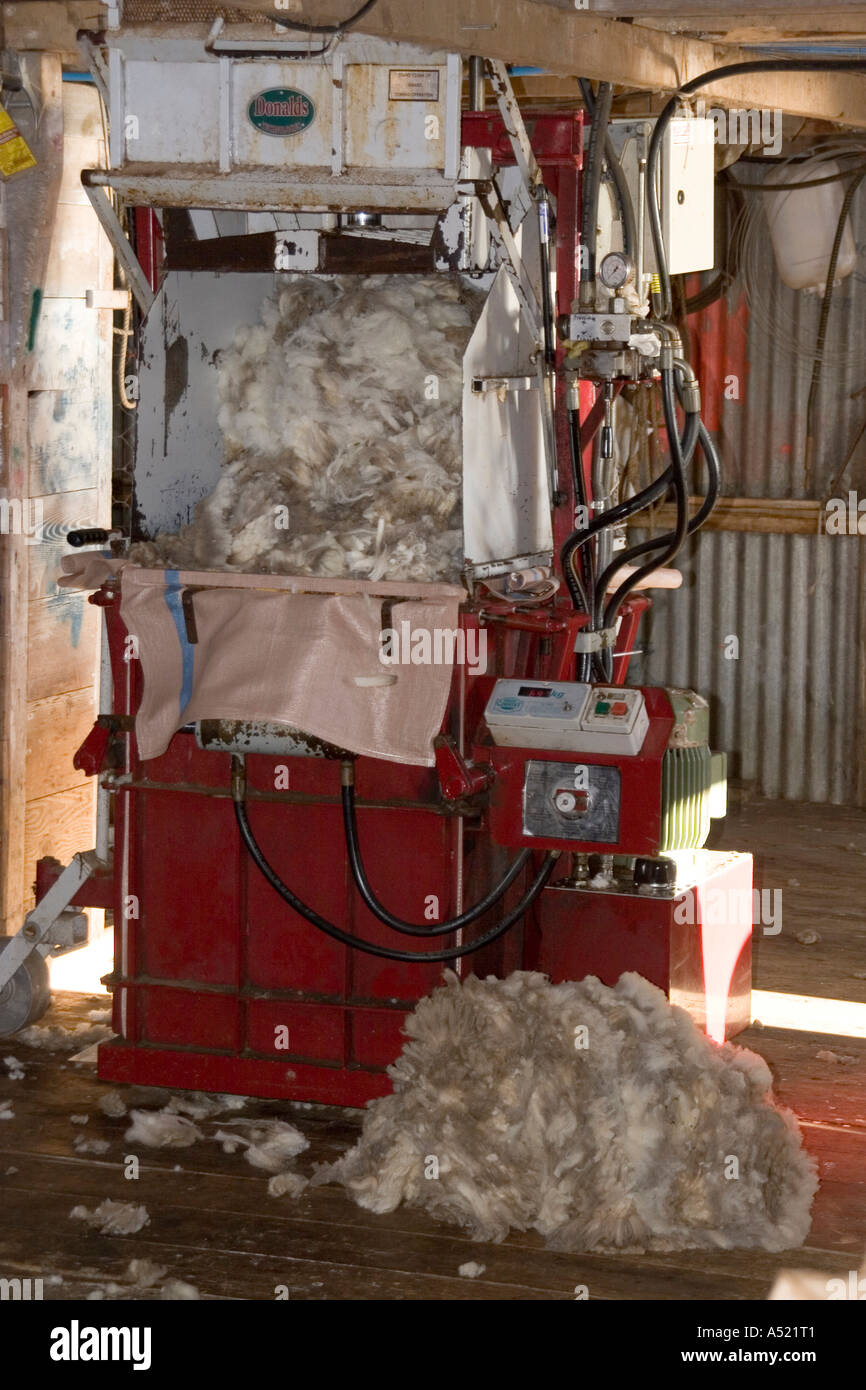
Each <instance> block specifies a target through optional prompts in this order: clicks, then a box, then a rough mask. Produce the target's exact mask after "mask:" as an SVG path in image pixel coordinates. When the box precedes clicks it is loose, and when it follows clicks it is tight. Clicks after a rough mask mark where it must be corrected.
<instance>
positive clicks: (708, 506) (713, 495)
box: [602, 420, 722, 627]
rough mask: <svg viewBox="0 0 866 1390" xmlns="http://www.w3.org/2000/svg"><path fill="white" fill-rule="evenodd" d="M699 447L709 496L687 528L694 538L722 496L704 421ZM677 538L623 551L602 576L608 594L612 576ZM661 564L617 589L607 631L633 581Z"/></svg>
mask: <svg viewBox="0 0 866 1390" xmlns="http://www.w3.org/2000/svg"><path fill="white" fill-rule="evenodd" d="M698 446H699V448H700V450H701V452H702V454H703V456H704V460H705V462H706V465H707V474H708V482H707V492H706V496H705V497H704V500H703V502H702V503H701V505H700V507H699V508H698V510H697V511H696V512H695V514H694V516H693V517H692V519H691V521H690V522H689V524H688V526H687V527H686V534H687V535H689V536H693V535H694V533H695V532H696V531H699V530H700V529H701V527H702V526H703V525H704V522H705V521H706V520H707V518H708V516H709V515H710V512H711V511H712V510H713V508H714V506H715V505H716V502H717V500H718V496H719V489H720V486H721V473H722V468H721V459H720V458H719V452H718V450H717V448H716V446H715V444H714V442H713V437H712V435H711V434H710V432H709V430H708V429H707V427H706V425H705V424H704V422H703V420H702V421H701V422H700V428H699V431H698ZM675 534H676V533H675V532H674V531H666V532H665V533H664V535H661V536H653V537H651V538H650V540H647V541H641V543H640V544H639V545H634V546H632V547H631V549H630V550H626V551H623V553H622V554H621V555H618V556H617V559H616V561H615V563H614V564H612V565H609V566H608V568H607V570H606V572H605V574H604V575H602V580H603V581H604V584H605V591H606V589H607V588H608V587H609V586H610V581H611V579H612V578H613V575H614V574H615V573H616V572H617V570H619V569H621V568H622V567H623V566H624V565H630V564H631V562H632V561H633V560H637V559H639V558H640V556H641V555H648V554H650V553H651V552H652V551H653V550H658V549H659V548H660V547H661V546H665V545H670V544H671V542H672V541H673V538H674V536H675ZM660 563H666V562H664V561H659V560H653V561H652V562H651V564H650V565H649V566H648V567H646V566H645V567H644V571H638V572H637V573H636V574H634V575H631V576H630V578H629V579H628V581H627V582H626V584H625V585H623V586H622V587H621V588H619V589H617V591H616V593H615V594H614V595H613V598H612V599H611V603H609V604H608V612H606V613H605V617H604V626H605V627H609V626H611V625H612V623H613V621H614V619H615V618H616V614H617V612H618V611H619V609H620V607H621V605H622V603H623V600H624V599H625V598H626V595H627V594H628V593H630V592H631V590H632V589H633V588H634V581H635V580H637V579H638V578H640V577H642V574H643V572H645V571H646V570H647V568H648V569H649V570H653V569H657V568H658V566H659V564H660ZM602 597H603V594H602ZM614 600H615V602H616V606H615V607H613V608H612V604H613V602H614Z"/></svg>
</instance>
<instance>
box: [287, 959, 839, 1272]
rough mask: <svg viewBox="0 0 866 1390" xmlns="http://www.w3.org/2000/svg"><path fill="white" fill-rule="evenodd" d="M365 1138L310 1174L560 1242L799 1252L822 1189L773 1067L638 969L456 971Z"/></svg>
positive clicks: (397, 1069)
mask: <svg viewBox="0 0 866 1390" xmlns="http://www.w3.org/2000/svg"><path fill="white" fill-rule="evenodd" d="M405 1027H406V1032H407V1034H408V1036H409V1041H408V1042H407V1044H406V1046H405V1047H404V1049H403V1052H402V1054H401V1056H400V1057H399V1058H398V1060H397V1062H396V1063H395V1064H394V1066H393V1067H391V1068H390V1075H391V1077H392V1079H393V1082H394V1092H393V1094H392V1095H389V1096H385V1097H383V1098H382V1099H380V1100H375V1101H373V1102H372V1103H371V1104H370V1105H369V1107H368V1110H367V1114H366V1117H365V1120H364V1127H363V1130H362V1134H361V1138H360V1140H359V1141H358V1143H357V1144H356V1146H355V1147H354V1148H353V1149H351V1150H350V1151H349V1152H348V1153H347V1154H345V1155H344V1156H343V1158H341V1159H340V1160H338V1161H337V1162H336V1163H335V1164H331V1165H329V1166H328V1167H327V1168H325V1169H322V1170H320V1171H319V1173H318V1174H317V1176H316V1178H315V1179H314V1181H316V1182H318V1183H322V1182H339V1183H342V1184H343V1185H344V1186H345V1187H346V1188H347V1189H348V1191H349V1192H350V1193H351V1195H352V1196H353V1197H354V1199H355V1201H356V1202H357V1203H358V1204H359V1206H362V1207H366V1208H367V1209H368V1210H370V1211H374V1212H389V1211H394V1210H395V1208H396V1207H398V1206H399V1205H400V1204H401V1203H405V1204H406V1205H407V1206H412V1207H422V1208H424V1209H425V1210H426V1211H428V1212H429V1213H430V1214H431V1216H434V1217H436V1218H437V1219H438V1220H441V1221H446V1222H450V1223H453V1224H455V1225H460V1226H464V1227H466V1228H467V1229H468V1230H469V1231H470V1232H471V1234H472V1236H473V1237H474V1238H475V1239H477V1240H488V1241H500V1240H503V1239H504V1237H505V1236H506V1235H507V1234H508V1232H509V1231H510V1230H512V1229H513V1230H519V1231H525V1230H529V1229H532V1230H536V1231H539V1232H540V1233H541V1234H542V1235H543V1236H544V1237H545V1238H546V1241H547V1244H548V1245H549V1246H550V1247H551V1248H552V1249H556V1250H581V1251H634V1252H637V1251H647V1250H658V1251H664V1250H683V1249H691V1248H708V1249H718V1248H722V1249H729V1248H735V1247H748V1246H757V1247H760V1248H762V1249H764V1250H785V1249H789V1248H791V1247H794V1246H798V1245H801V1244H802V1242H803V1241H804V1240H805V1238H806V1235H807V1233H808V1230H809V1224H810V1209H811V1204H812V1198H813V1196H814V1194H815V1191H816V1188H817V1185H818V1183H817V1177H816V1170H815V1164H814V1162H813V1160H812V1159H811V1158H810V1156H809V1155H808V1154H807V1153H806V1152H805V1150H804V1149H803V1145H802V1141H801V1137H800V1133H799V1129H798V1126H797V1121H796V1119H795V1117H794V1116H793V1115H792V1114H791V1112H790V1111H786V1110H783V1109H781V1108H780V1107H779V1106H778V1105H777V1104H776V1103H775V1102H774V1100H773V1097H772V1095H771V1076H770V1072H769V1069H768V1068H767V1065H766V1063H765V1062H764V1061H763V1060H762V1059H761V1058H760V1057H757V1056H756V1055H755V1054H754V1053H752V1052H748V1051H746V1050H745V1049H743V1048H739V1047H734V1046H732V1045H731V1044H725V1045H724V1046H719V1045H717V1044H716V1043H713V1042H711V1041H710V1039H709V1038H707V1037H706V1035H705V1034H704V1033H702V1032H701V1031H700V1030H699V1029H698V1028H697V1027H696V1026H695V1024H694V1023H693V1022H692V1020H691V1018H690V1017H689V1015H688V1014H687V1013H685V1012H684V1011H683V1010H682V1009H678V1008H674V1007H672V1006H671V1005H670V1004H669V1003H668V1001H667V999H666V998H665V995H664V994H663V993H662V991H661V990H659V989H657V988H656V987H655V986H654V985H651V984H649V983H648V982H647V981H646V980H644V979H643V978H642V977H641V976H639V975H635V974H626V975H623V976H622V977H621V978H620V980H619V982H618V983H617V985H616V986H615V987H614V988H612V989H611V988H608V987H607V986H606V985H603V984H601V982H600V981H599V980H597V979H595V978H593V977H590V978H588V979H585V980H582V981H580V982H577V983H573V982H570V983H566V984H558V985H551V984H550V982H549V981H548V980H547V978H546V977H545V976H544V975H540V974H536V973H531V972H527V971H519V972H516V973H515V974H513V975H510V976H509V977H508V978H507V979H505V980H498V979H495V978H493V977H490V978H488V979H486V980H480V979H477V978H475V977H474V976H470V977H469V978H468V979H467V980H465V981H463V982H461V981H459V980H458V979H457V977H456V976H455V975H453V974H451V973H450V972H449V973H448V974H447V975H446V982H445V985H444V986H443V987H442V988H440V989H437V990H435V991H434V992H433V993H432V994H431V995H430V996H428V997H427V998H426V999H422V1000H421V1002H420V1003H419V1004H418V1006H417V1008H416V1009H415V1011H414V1013H412V1014H411V1015H410V1016H409V1018H408V1019H407V1020H406V1025H405Z"/></svg>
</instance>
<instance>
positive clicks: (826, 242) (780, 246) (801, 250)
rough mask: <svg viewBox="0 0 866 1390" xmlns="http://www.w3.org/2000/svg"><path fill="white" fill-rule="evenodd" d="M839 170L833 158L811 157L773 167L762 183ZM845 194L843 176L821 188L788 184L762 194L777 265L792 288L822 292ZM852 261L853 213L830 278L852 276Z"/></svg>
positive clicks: (816, 176) (796, 180) (854, 252)
mask: <svg viewBox="0 0 866 1390" xmlns="http://www.w3.org/2000/svg"><path fill="white" fill-rule="evenodd" d="M838 172H839V165H838V164H837V162H836V160H835V159H824V160H817V159H816V160H811V159H810V160H808V161H807V162H806V163H805V164H796V165H792V164H787V165H785V166H784V167H783V168H780V169H778V170H776V169H773V170H771V171H770V172H769V173H768V174H767V176H766V178H765V179H764V183H765V184H773V183H775V182H779V183H807V182H809V181H810V180H811V179H820V178H825V177H826V176H827V175H828V174H837V173H838ZM844 197H845V181H844V180H842V179H839V180H836V181H835V182H834V183H825V184H822V185H821V186H820V187H819V188H804V189H803V190H802V191H797V190H796V189H795V190H788V189H786V190H785V191H784V192H779V193H776V194H766V195H765V198H766V203H767V221H768V222H769V224H770V238H771V240H772V243H773V251H774V253H775V257H776V265H777V266H778V270H779V274H780V276H781V277H782V279H783V280H784V282H785V284H786V285H790V287H791V289H792V290H821V291H823V289H824V286H825V285H826V283H827V269H828V266H829V264H830V255H831V252H832V250H833V241H834V239H835V236H836V227H837V225H838V222H839V216H840V214H841V212H842V203H843V200H844ZM856 264H857V246H856V244H855V241H854V231H853V229H852V227H851V218H850V217H846V219H845V230H844V232H843V234H842V242H841V245H840V247H839V258H838V261H837V264H836V275H835V277H834V283H838V282H839V281H840V280H844V279H845V277H846V276H848V275H850V274H851V272H852V271H853V269H854V267H855V265H856Z"/></svg>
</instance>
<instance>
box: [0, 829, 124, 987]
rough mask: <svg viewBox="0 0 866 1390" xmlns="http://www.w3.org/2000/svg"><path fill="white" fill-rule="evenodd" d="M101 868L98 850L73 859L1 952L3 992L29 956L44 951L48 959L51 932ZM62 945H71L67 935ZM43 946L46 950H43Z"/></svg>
mask: <svg viewBox="0 0 866 1390" xmlns="http://www.w3.org/2000/svg"><path fill="white" fill-rule="evenodd" d="M100 868H104V865H103V863H102V860H101V859H100V858H99V856H98V855H97V853H96V851H95V850H92V849H89V850H84V851H83V852H82V853H79V854H76V855H73V857H72V859H71V860H70V862H69V863H68V864H67V866H66V868H65V869H64V870H63V873H62V874H61V875H60V877H59V878H58V879H56V880H55V882H54V883H53V884H52V885H51V887H50V888H49V889H48V892H47V893H46V894H45V896H44V898H40V900H39V902H38V903H37V904H36V906H35V907H34V908H33V910H32V911H31V912H28V914H27V916H26V917H25V918H24V924H23V926H22V927H21V929H20V931H18V932H16V934H15V936H13V937H12V940H11V941H10V943H9V945H8V946H7V947H6V949H5V951H2V952H0V989H3V987H4V985H7V984H8V983H9V981H10V980H11V979H12V976H13V975H14V974H15V972H16V971H17V970H18V969H19V967H20V966H22V965H23V964H24V962H25V960H26V959H27V957H28V956H29V955H31V954H32V952H33V951H35V950H40V951H41V952H42V955H47V954H48V951H49V950H50V948H51V946H52V945H53V944H54V942H52V941H48V940H47V938H49V937H50V936H51V934H52V933H51V929H52V927H53V926H54V925H55V923H56V922H57V919H58V918H59V917H60V915H61V913H62V912H63V911H64V910H65V909H66V908H67V907H68V906H69V904H70V903H71V902H72V899H73V898H74V897H75V894H76V893H77V892H78V891H79V889H80V888H82V887H83V885H84V884H85V883H86V882H87V880H88V879H89V878H90V877H91V875H92V874H94V873H96V871H97V870H98V869H100ZM60 935H61V940H60V941H59V942H58V943H57V944H59V945H68V944H69V943H68V941H67V940H66V939H65V936H66V934H65V933H61V934H60ZM43 946H44V947H45V949H44V950H43V949H42V948H43Z"/></svg>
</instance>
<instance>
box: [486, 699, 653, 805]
mask: <svg viewBox="0 0 866 1390" xmlns="http://www.w3.org/2000/svg"><path fill="white" fill-rule="evenodd" d="M484 719H485V722H486V724H487V727H488V729H489V730H490V734H491V737H492V738H493V741H494V743H497V744H500V745H502V746H504V747H512V748H544V749H548V750H554V751H559V750H562V751H565V752H572V753H613V754H622V755H623V756H625V757H629V756H634V755H635V754H637V753H639V752H640V750H641V747H642V745H643V741H644V738H645V736H646V732H647V729H648V728H649V717H648V715H647V712H646V705H645V702H644V697H643V693H642V692H641V691H640V690H636V689H633V688H631V687H624V686H598V685H586V684H583V683H582V682H578V681H518V680H498V681H497V682H496V684H495V686H494V687H493V691H492V693H491V696H490V699H489V700H488V702H487V708H486V710H485V711H484ZM563 810H565V808H563Z"/></svg>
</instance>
